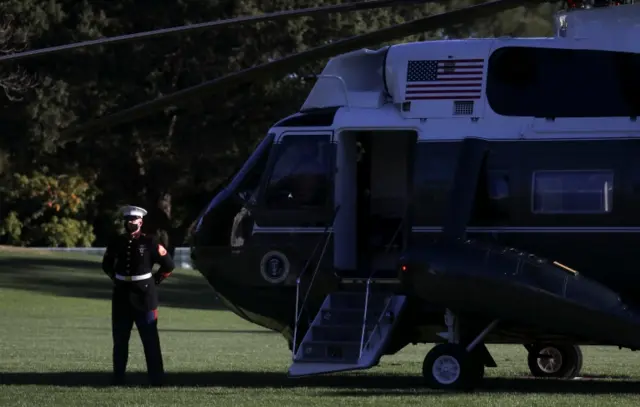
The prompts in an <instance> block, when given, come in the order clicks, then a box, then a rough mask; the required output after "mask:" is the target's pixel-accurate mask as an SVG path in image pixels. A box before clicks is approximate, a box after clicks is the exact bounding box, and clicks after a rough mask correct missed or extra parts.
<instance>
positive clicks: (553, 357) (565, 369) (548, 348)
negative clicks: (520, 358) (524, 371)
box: [527, 343, 583, 379]
mask: <svg viewBox="0 0 640 407" xmlns="http://www.w3.org/2000/svg"><path fill="white" fill-rule="evenodd" d="M527 350H528V351H529V355H528V357H527V363H528V364H529V370H530V371H531V374H533V376H535V377H546V378H561V379H573V378H575V377H578V376H579V374H580V370H582V360H583V357H582V350H581V349H580V347H579V346H578V345H571V344H552V343H539V344H534V345H531V346H529V347H527Z"/></svg>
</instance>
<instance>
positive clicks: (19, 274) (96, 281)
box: [0, 257, 226, 309]
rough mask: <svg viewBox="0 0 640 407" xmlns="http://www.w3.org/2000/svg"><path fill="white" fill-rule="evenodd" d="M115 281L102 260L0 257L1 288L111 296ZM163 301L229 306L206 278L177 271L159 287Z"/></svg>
mask: <svg viewBox="0 0 640 407" xmlns="http://www.w3.org/2000/svg"><path fill="white" fill-rule="evenodd" d="M111 287H112V283H111V281H110V280H109V279H108V278H107V276H106V275H105V274H104V272H103V271H102V268H101V265H100V262H99V261H92V260H85V259H68V258H67V259H65V258H60V257H56V258H34V257H6V258H0V288H12V289H19V290H28V291H33V292H41V293H46V294H54V295H57V296H66V297H75V298H92V299H103V300H107V299H111ZM159 296H160V304H161V305H162V306H166V307H177V308H191V309H226V308H225V307H224V306H223V305H222V303H221V302H220V301H219V300H218V299H217V298H216V296H215V293H214V292H213V290H212V289H211V287H210V286H209V285H208V283H207V281H206V280H205V279H204V277H202V276H199V275H196V274H193V273H190V274H188V275H185V274H184V272H183V271H182V270H176V271H175V272H174V273H173V275H171V277H169V279H167V280H166V281H164V282H163V283H162V284H161V285H160V287H159Z"/></svg>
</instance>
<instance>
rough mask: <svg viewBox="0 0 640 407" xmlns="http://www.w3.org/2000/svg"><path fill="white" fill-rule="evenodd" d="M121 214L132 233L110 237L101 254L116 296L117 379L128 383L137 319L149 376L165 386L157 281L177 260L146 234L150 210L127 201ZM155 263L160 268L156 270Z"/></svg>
mask: <svg viewBox="0 0 640 407" xmlns="http://www.w3.org/2000/svg"><path fill="white" fill-rule="evenodd" d="M122 214H123V216H124V220H125V227H126V229H127V232H126V233H125V234H123V235H119V236H116V237H115V238H114V239H113V240H112V241H111V242H109V245H108V246H107V249H106V252H105V254H104V258H103V259H102V269H103V270H104V272H105V273H106V274H107V275H108V276H109V278H111V280H112V281H113V283H114V286H113V296H112V301H111V326H112V334H113V384H124V375H125V371H126V368H127V359H128V356H129V338H130V336H131V329H132V328H133V324H134V323H135V324H136V327H137V328H138V332H139V334H140V339H141V340H142V345H143V347H144V356H145V359H146V362H147V372H148V375H149V381H150V383H151V384H152V385H155V386H160V385H162V382H163V376H164V366H163V363H162V352H161V349H160V338H159V335H158V293H157V290H156V285H158V284H160V283H161V282H162V281H163V280H164V279H166V278H167V277H169V275H170V274H171V273H172V271H173V269H174V267H175V265H174V262H173V259H172V258H171V256H170V255H169V253H167V250H166V249H165V248H164V247H163V246H162V245H161V244H159V243H158V240H157V239H156V238H154V237H151V236H148V235H145V234H144V233H141V227H142V218H143V217H144V216H145V215H146V214H147V211H146V210H144V209H142V208H140V207H137V206H126V207H124V208H122ZM156 263H157V264H159V265H160V268H159V269H158V271H157V272H156V273H155V274H153V270H152V268H153V265H154V264H156Z"/></svg>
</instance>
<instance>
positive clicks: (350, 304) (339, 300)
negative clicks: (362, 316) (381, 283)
mask: <svg viewBox="0 0 640 407" xmlns="http://www.w3.org/2000/svg"><path fill="white" fill-rule="evenodd" d="M388 297H389V294H378V293H374V294H370V295H369V300H368V301H367V308H369V307H376V306H382V307H384V304H385V300H386V299H387V298H388ZM365 299H366V294H365V293H353V292H338V293H333V294H331V300H330V307H331V308H349V309H358V308H360V309H363V308H364V305H365Z"/></svg>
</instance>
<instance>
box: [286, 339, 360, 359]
mask: <svg viewBox="0 0 640 407" xmlns="http://www.w3.org/2000/svg"><path fill="white" fill-rule="evenodd" d="M359 357H360V341H359V340H358V341H349V342H340V341H315V340H314V341H309V342H307V343H303V344H302V355H301V358H300V359H299V360H297V361H298V362H325V363H331V362H335V363H357V362H358V358H359Z"/></svg>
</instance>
